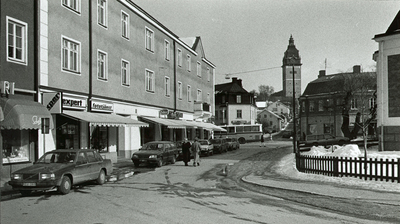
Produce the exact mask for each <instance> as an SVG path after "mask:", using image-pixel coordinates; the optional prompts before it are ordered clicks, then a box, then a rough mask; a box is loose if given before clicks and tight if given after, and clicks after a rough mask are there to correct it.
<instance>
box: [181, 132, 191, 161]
mask: <svg viewBox="0 0 400 224" xmlns="http://www.w3.org/2000/svg"><path fill="white" fill-rule="evenodd" d="M191 146H192V144H190V142H189V141H188V139H187V138H185V140H184V141H183V143H182V156H183V158H182V160H183V162H184V163H185V166H188V163H189V162H190V147H191Z"/></svg>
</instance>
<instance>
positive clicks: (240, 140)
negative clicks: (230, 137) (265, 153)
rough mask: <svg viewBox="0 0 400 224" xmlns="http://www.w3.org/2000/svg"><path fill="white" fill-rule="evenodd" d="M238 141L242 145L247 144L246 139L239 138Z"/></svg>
mask: <svg viewBox="0 0 400 224" xmlns="http://www.w3.org/2000/svg"><path fill="white" fill-rule="evenodd" d="M238 141H239V143H240V144H244V143H246V139H245V138H239V139H238Z"/></svg>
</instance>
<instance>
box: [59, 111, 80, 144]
mask: <svg viewBox="0 0 400 224" xmlns="http://www.w3.org/2000/svg"><path fill="white" fill-rule="evenodd" d="M57 124H61V125H60V126H58V128H57V149H79V148H80V142H79V133H80V129H79V128H80V126H79V123H78V121H75V120H72V119H69V118H66V117H64V116H61V115H57Z"/></svg>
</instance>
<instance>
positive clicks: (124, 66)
mask: <svg viewBox="0 0 400 224" xmlns="http://www.w3.org/2000/svg"><path fill="white" fill-rule="evenodd" d="M121 82H122V85H123V86H129V85H130V64H129V61H126V60H122V61H121Z"/></svg>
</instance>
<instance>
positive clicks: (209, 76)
mask: <svg viewBox="0 0 400 224" xmlns="http://www.w3.org/2000/svg"><path fill="white" fill-rule="evenodd" d="M210 80H211V70H210V68H208V67H207V81H208V82H209V81H210Z"/></svg>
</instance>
